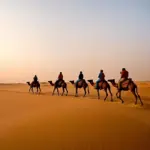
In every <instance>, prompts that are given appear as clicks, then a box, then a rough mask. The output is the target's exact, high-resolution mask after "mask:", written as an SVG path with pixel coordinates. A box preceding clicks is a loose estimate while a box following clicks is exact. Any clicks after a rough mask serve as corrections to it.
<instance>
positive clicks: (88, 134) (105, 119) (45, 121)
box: [0, 82, 150, 150]
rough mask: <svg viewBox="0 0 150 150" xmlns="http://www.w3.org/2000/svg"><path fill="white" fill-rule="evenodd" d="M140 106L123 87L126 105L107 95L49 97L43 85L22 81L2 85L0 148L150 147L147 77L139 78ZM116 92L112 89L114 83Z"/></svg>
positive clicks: (71, 91)
mask: <svg viewBox="0 0 150 150" xmlns="http://www.w3.org/2000/svg"><path fill="white" fill-rule="evenodd" d="M137 84H138V86H139V93H140V95H141V97H142V99H143V102H144V106H143V107H141V106H140V105H139V104H138V105H137V106H135V105H134V97H133V96H132V94H131V93H130V92H124V93H123V95H122V97H123V99H124V100H125V104H121V103H120V101H119V100H117V99H116V98H114V102H110V97H108V99H107V101H106V102H104V101H103V98H104V94H105V93H104V92H103V91H101V100H98V99H97V93H96V91H95V90H94V89H93V88H92V87H90V91H91V93H90V95H88V96H87V97H85V98H83V97H82V95H83V90H80V91H79V97H74V87H73V86H72V85H69V87H68V89H69V95H68V96H67V97H66V96H57V95H55V96H51V93H52V87H50V86H49V85H48V84H42V86H41V88H42V93H41V94H40V95H37V94H34V95H33V94H31V93H28V88H29V87H28V86H27V85H23V84H14V85H13V84H8V85H3V84H1V85H0V150H150V117H149V116H150V82H137ZM112 91H113V94H114V95H115V92H116V90H115V88H113V87H112Z"/></svg>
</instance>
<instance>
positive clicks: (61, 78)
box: [55, 72, 64, 85]
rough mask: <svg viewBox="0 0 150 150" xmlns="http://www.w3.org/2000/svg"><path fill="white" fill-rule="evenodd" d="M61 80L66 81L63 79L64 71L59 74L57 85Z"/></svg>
mask: <svg viewBox="0 0 150 150" xmlns="http://www.w3.org/2000/svg"><path fill="white" fill-rule="evenodd" d="M60 81H62V82H63V81H64V80H63V74H62V72H60V73H59V75H58V80H57V81H56V83H55V84H56V85H57V84H58V83H59V82H60Z"/></svg>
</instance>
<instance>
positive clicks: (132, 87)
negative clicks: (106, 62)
mask: <svg viewBox="0 0 150 150" xmlns="http://www.w3.org/2000/svg"><path fill="white" fill-rule="evenodd" d="M120 74H121V78H120V80H119V82H118V83H116V82H115V79H109V80H107V81H106V80H105V74H104V72H103V70H100V73H99V75H98V80H97V81H96V82H95V83H94V81H93V80H87V81H86V80H85V79H84V75H83V73H82V71H80V74H79V76H78V80H77V81H76V82H75V81H74V80H71V81H69V82H70V83H71V84H72V85H73V86H74V87H75V96H76V97H77V96H78V89H81V88H83V90H84V95H83V97H85V96H86V95H87V93H88V94H90V91H89V84H90V85H91V86H93V87H94V89H96V90H97V96H98V99H100V90H104V91H105V94H106V96H105V98H104V101H105V100H106V99H107V97H108V93H109V94H110V97H111V101H113V94H112V92H111V87H110V84H109V83H111V84H112V86H113V87H115V88H116V89H117V93H116V96H117V98H118V99H120V101H121V102H122V103H124V101H123V99H122V97H121V92H122V91H130V92H131V93H132V94H133V95H134V97H135V104H137V100H138V99H139V101H140V104H141V105H143V102H142V100H141V97H140V95H139V93H138V87H137V85H136V84H135V83H134V81H133V80H132V79H131V78H128V76H129V73H128V71H127V70H126V69H125V68H122V71H121V72H120ZM48 83H49V84H50V85H51V86H53V87H54V89H53V92H52V95H54V93H55V90H57V94H58V95H60V93H59V88H62V91H63V92H62V94H61V95H62V96H63V95H64V93H65V95H66V96H67V95H68V89H67V83H66V82H65V81H64V80H63V74H62V72H60V74H59V76H58V80H57V81H56V82H55V83H53V82H52V81H48ZM88 83H89V84H88ZM27 84H28V85H29V87H30V88H29V92H30V91H32V93H34V90H33V88H36V90H37V93H40V92H41V88H40V83H39V81H38V77H37V76H36V75H35V76H34V78H33V82H31V83H30V82H27Z"/></svg>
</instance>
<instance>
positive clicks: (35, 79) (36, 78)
mask: <svg viewBox="0 0 150 150" xmlns="http://www.w3.org/2000/svg"><path fill="white" fill-rule="evenodd" d="M33 82H34V83H37V82H38V77H37V75H35V76H34V78H33Z"/></svg>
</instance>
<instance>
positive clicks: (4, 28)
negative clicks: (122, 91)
mask: <svg viewBox="0 0 150 150" xmlns="http://www.w3.org/2000/svg"><path fill="white" fill-rule="evenodd" d="M149 57H150V1H149V0H26V1H23V0H1V1H0V82H26V81H31V80H32V79H33V76H34V75H35V74H37V75H38V77H39V80H40V81H48V80H56V79H57V76H58V74H59V72H63V74H64V79H65V80H66V81H69V80H76V79H77V77H78V74H79V72H80V71H83V73H84V76H85V79H94V80H96V79H97V76H98V73H99V71H100V69H103V70H104V73H105V75H106V79H112V78H115V79H116V80H118V79H119V78H120V71H121V69H122V68H126V69H127V70H128V71H129V75H130V77H131V78H132V79H133V80H140V81H144V80H150V67H149V65H150V59H149Z"/></svg>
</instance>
